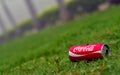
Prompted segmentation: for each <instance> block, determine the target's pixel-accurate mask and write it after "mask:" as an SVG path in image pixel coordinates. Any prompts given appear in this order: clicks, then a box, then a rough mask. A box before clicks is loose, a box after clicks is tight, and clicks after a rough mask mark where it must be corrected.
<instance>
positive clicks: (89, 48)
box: [73, 45, 95, 52]
mask: <svg viewBox="0 0 120 75" xmlns="http://www.w3.org/2000/svg"><path fill="white" fill-rule="evenodd" d="M94 46H95V45H88V46H79V47H75V48H74V49H73V52H91V51H93V49H94Z"/></svg>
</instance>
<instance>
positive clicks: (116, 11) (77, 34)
mask: <svg viewBox="0 0 120 75" xmlns="http://www.w3.org/2000/svg"><path fill="white" fill-rule="evenodd" d="M88 43H89V44H95V43H105V44H108V45H109V46H110V48H111V55H110V56H109V57H107V58H106V59H104V60H98V61H95V62H91V63H85V62H80V63H72V62H71V61H69V59H68V51H69V48H70V47H71V46H73V45H81V44H88ZM0 72H1V73H0V74H5V75H28V74H29V75H119V73H120V7H115V8H112V9H109V10H107V11H105V12H98V13H94V14H92V15H90V16H89V15H88V16H86V17H84V18H81V19H77V20H74V21H72V22H69V23H65V24H63V25H61V26H56V27H51V28H48V29H45V30H42V31H41V32H39V33H37V34H33V35H30V36H27V37H23V38H21V39H16V40H15V41H11V42H9V43H7V44H4V45H2V46H0Z"/></svg>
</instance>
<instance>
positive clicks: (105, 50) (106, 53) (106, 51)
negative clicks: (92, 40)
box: [102, 44, 110, 58]
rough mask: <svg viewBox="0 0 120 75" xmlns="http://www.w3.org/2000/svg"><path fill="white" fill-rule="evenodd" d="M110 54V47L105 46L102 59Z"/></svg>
mask: <svg viewBox="0 0 120 75" xmlns="http://www.w3.org/2000/svg"><path fill="white" fill-rule="evenodd" d="M109 54H110V48H109V46H108V45H106V44H104V45H103V48H102V57H103V58H105V57H106V56H108V55H109Z"/></svg>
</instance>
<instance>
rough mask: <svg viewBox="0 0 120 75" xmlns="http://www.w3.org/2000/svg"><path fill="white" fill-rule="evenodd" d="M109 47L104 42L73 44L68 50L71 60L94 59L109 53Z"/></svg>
mask: <svg viewBox="0 0 120 75" xmlns="http://www.w3.org/2000/svg"><path fill="white" fill-rule="evenodd" d="M109 52H110V49H109V46H108V45H106V44H94V45H82V46H73V47H71V48H70V50H69V59H70V60H71V61H73V62H74V61H81V60H96V59H100V58H104V57H106V56H107V55H109Z"/></svg>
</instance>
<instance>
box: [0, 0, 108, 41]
mask: <svg viewBox="0 0 120 75" xmlns="http://www.w3.org/2000/svg"><path fill="white" fill-rule="evenodd" d="M105 1H106V0H71V1H69V2H68V3H66V8H67V10H68V11H69V13H70V15H73V17H76V16H80V15H83V14H84V13H91V12H94V11H96V10H97V9H98V6H99V5H100V4H101V3H104V2H105ZM38 19H39V21H40V24H41V25H42V26H41V27H42V28H45V27H47V26H52V25H55V24H57V23H59V21H60V17H59V8H58V7H57V6H56V7H53V8H50V9H47V10H46V11H44V12H43V14H40V15H39V16H38ZM33 27H34V26H33V25H32V21H31V20H28V21H26V22H23V23H21V24H19V29H18V30H13V31H11V32H9V33H8V35H7V36H8V37H9V38H8V39H10V38H14V37H19V36H22V35H24V34H25V33H26V32H27V31H30V30H32V29H33ZM15 31H17V32H18V33H16V32H15ZM17 34H18V35H17ZM2 37H3V36H2ZM2 37H1V38H2ZM3 40H6V39H0V41H3Z"/></svg>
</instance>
